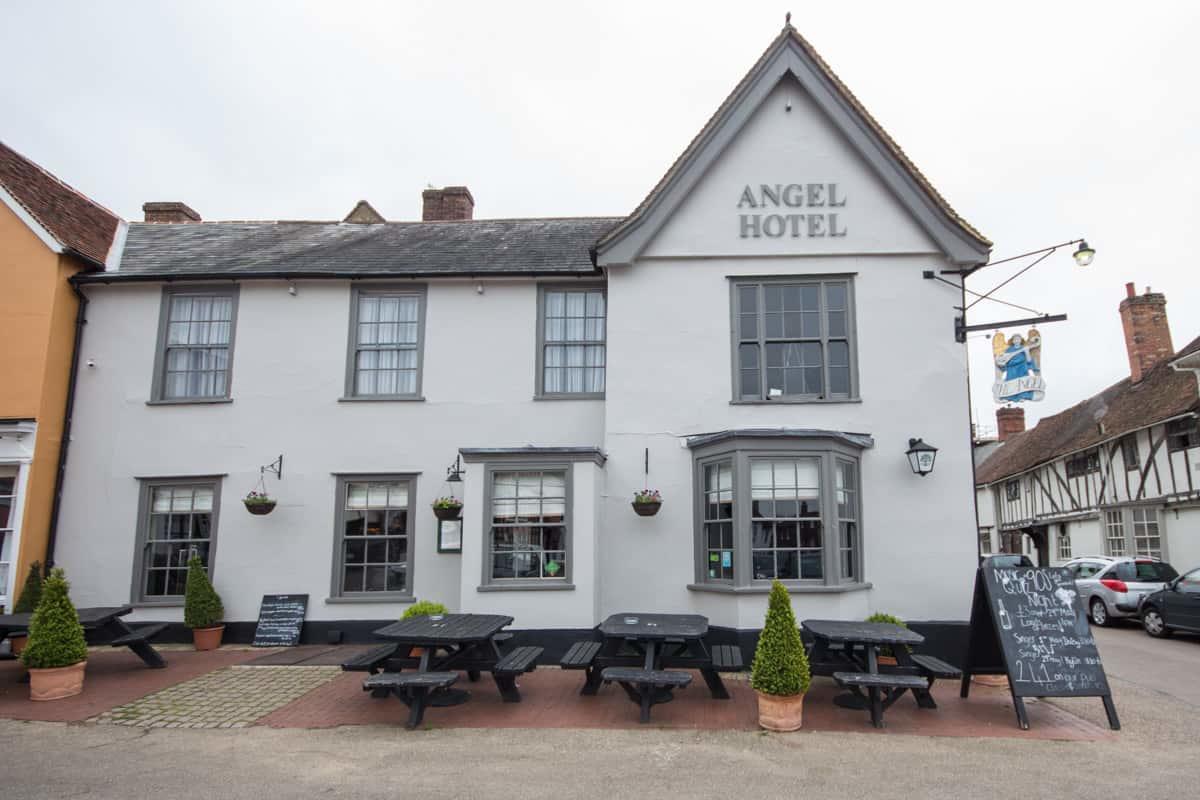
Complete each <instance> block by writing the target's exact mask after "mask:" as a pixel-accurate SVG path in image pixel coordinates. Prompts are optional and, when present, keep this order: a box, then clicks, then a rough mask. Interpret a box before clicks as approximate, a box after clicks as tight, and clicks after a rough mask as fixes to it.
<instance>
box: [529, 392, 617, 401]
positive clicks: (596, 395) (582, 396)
mask: <svg viewBox="0 0 1200 800" xmlns="http://www.w3.org/2000/svg"><path fill="white" fill-rule="evenodd" d="M533 399H534V400H535V401H541V400H603V399H604V392H578V393H576V394H535V395H534V396H533Z"/></svg>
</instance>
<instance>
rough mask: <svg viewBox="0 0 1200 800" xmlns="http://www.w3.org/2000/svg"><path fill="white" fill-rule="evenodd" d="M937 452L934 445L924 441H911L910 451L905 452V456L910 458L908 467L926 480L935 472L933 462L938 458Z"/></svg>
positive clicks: (909, 444)
mask: <svg viewBox="0 0 1200 800" xmlns="http://www.w3.org/2000/svg"><path fill="white" fill-rule="evenodd" d="M937 450H938V449H937V448H936V447H934V446H933V445H931V444H925V441H924V440H923V439H909V440H908V450H906V451H905V452H904V455H906V456H908V465H909V466H910V467H912V471H913V472H914V473H916V474H917V475H920V476H921V477H922V478H924V477H925V476H926V475H928V474H929V473H931V472H933V461H934V459H936V458H937Z"/></svg>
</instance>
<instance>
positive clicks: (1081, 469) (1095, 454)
mask: <svg viewBox="0 0 1200 800" xmlns="http://www.w3.org/2000/svg"><path fill="white" fill-rule="evenodd" d="M1099 471H1100V451H1099V450H1096V449H1092V450H1084V451H1083V452H1082V453H1076V454H1075V455H1073V456H1071V457H1070V458H1068V459H1067V477H1068V478H1081V477H1083V476H1084V475H1089V474H1091V473H1093V472H1099Z"/></svg>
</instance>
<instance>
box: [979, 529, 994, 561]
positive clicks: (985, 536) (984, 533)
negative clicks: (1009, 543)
mask: <svg viewBox="0 0 1200 800" xmlns="http://www.w3.org/2000/svg"><path fill="white" fill-rule="evenodd" d="M979 554H980V555H983V556H990V555H991V554H992V528H991V526H989V525H982V526H980V528H979Z"/></svg>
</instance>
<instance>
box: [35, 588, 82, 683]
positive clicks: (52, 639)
mask: <svg viewBox="0 0 1200 800" xmlns="http://www.w3.org/2000/svg"><path fill="white" fill-rule="evenodd" d="M69 590H70V586H69V584H68V583H67V577H66V575H65V574H64V573H63V571H62V570H61V569H55V570H54V571H52V572H51V573H50V577H48V578H46V582H45V583H44V584H43V586H42V600H41V602H40V603H38V607H37V610H36V611H34V612H33V619H31V620H30V621H29V643H28V644H26V645H25V649H24V650H23V651H21V661H22V662H23V663H24V664H25V666H26V667H28V668H29V696H30V698H31V699H33V700H58V699H60V698H63V697H71V696H72V695H76V694H79V693H80V692H81V691H83V670H84V665H85V662H86V661H87V655H88V650H87V640H86V639H84V637H83V626H82V625H80V624H79V614H77V613H76V612H75V606H74V605H72V604H71V598H70V596H69V595H68V591H69Z"/></svg>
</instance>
